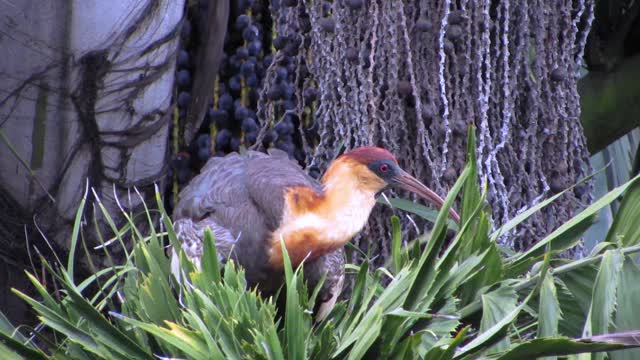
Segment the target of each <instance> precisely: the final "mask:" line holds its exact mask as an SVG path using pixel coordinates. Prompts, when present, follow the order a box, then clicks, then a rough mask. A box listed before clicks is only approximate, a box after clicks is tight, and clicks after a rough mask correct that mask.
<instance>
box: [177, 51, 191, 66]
mask: <svg viewBox="0 0 640 360" xmlns="http://www.w3.org/2000/svg"><path fill="white" fill-rule="evenodd" d="M189 60H190V59H189V53H188V52H187V51H186V50H183V49H181V50H180V51H179V52H178V66H180V67H189Z"/></svg>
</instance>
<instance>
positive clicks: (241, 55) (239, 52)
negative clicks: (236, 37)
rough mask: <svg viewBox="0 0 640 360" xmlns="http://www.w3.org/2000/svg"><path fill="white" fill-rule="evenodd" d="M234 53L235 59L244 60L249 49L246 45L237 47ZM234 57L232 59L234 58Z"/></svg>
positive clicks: (247, 55)
mask: <svg viewBox="0 0 640 360" xmlns="http://www.w3.org/2000/svg"><path fill="white" fill-rule="evenodd" d="M235 55H236V59H237V60H244V59H246V58H248V57H249V50H248V49H247V48H246V47H239V48H237V49H236V54H235ZM236 59H234V60H236ZM237 60H236V61H237Z"/></svg>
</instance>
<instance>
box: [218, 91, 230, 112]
mask: <svg viewBox="0 0 640 360" xmlns="http://www.w3.org/2000/svg"><path fill="white" fill-rule="evenodd" d="M218 107H219V108H220V109H224V110H231V108H232V107H233V97H231V95H229V94H227V93H224V94H222V95H220V97H219V98H218Z"/></svg>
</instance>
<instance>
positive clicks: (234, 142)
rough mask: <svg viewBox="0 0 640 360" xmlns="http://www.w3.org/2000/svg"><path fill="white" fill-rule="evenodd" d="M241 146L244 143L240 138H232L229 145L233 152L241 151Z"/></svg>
mask: <svg viewBox="0 0 640 360" xmlns="http://www.w3.org/2000/svg"><path fill="white" fill-rule="evenodd" d="M240 145H242V141H241V140H240V138H239V137H233V138H231V143H230V144H229V147H230V148H231V151H238V150H240Z"/></svg>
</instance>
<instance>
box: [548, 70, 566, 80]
mask: <svg viewBox="0 0 640 360" xmlns="http://www.w3.org/2000/svg"><path fill="white" fill-rule="evenodd" d="M566 77H567V73H566V72H565V71H564V70H562V69H561V68H555V69H553V71H551V80H552V81H562V80H564V79H565V78H566Z"/></svg>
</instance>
